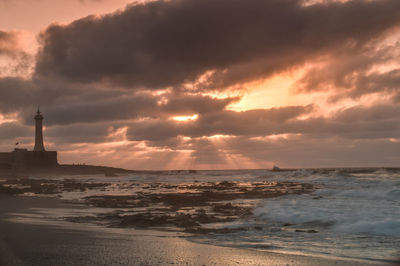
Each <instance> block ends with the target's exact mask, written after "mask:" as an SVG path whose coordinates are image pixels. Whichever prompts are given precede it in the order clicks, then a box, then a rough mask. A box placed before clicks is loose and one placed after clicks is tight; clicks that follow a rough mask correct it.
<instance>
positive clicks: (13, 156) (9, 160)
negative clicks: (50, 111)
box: [0, 109, 58, 171]
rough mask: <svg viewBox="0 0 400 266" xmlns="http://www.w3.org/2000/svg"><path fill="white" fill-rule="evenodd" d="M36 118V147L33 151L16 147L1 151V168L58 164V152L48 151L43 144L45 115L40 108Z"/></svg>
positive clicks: (15, 168)
mask: <svg viewBox="0 0 400 266" xmlns="http://www.w3.org/2000/svg"><path fill="white" fill-rule="evenodd" d="M34 119H35V147H34V149H33V151H28V150H27V149H18V148H15V149H14V151H12V152H0V169H5V170H13V171H24V170H29V169H46V168H53V167H56V166H58V161H57V152H56V151H46V150H45V149H44V144H43V124H42V121H43V115H42V114H41V112H40V110H39V109H38V110H37V113H36V115H35V117H34Z"/></svg>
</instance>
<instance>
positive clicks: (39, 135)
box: [33, 108, 44, 151]
mask: <svg viewBox="0 0 400 266" xmlns="http://www.w3.org/2000/svg"><path fill="white" fill-rule="evenodd" d="M34 119H35V122H36V123H35V147H34V148H33V151H44V145H43V123H42V121H43V115H42V114H41V112H40V110H39V108H38V110H37V112H36V115H35V117H34Z"/></svg>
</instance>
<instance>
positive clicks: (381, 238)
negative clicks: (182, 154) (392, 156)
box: [31, 168, 400, 263]
mask: <svg viewBox="0 0 400 266" xmlns="http://www.w3.org/2000/svg"><path fill="white" fill-rule="evenodd" d="M31 178H35V177H31ZM67 178H68V179H70V178H72V177H58V179H67ZM73 178H74V179H76V180H79V181H80V182H85V183H101V182H109V183H110V182H111V185H109V186H107V187H106V188H105V189H101V190H96V189H90V190H85V191H67V190H65V191H62V192H60V193H59V195H58V197H60V198H62V199H65V200H73V201H74V200H77V201H83V199H84V198H85V197H87V196H93V195H130V194H132V193H135V192H137V191H140V190H141V189H142V188H143V187H144V186H148V185H151V184H170V185H171V184H194V183H199V182H201V183H206V182H221V181H238V182H248V183H249V182H250V183H251V182H264V181H267V182H287V181H290V182H299V183H307V184H312V185H314V186H315V187H317V189H316V190H315V191H314V192H312V193H311V194H301V195H286V196H280V197H275V198H268V199H260V200H258V201H257V203H256V205H255V207H254V209H253V210H252V214H253V215H251V216H250V217H246V218H243V219H240V220H237V221H235V222H232V223H224V224H209V225H207V226H208V227H224V228H247V229H248V230H243V231H234V230H232V232H230V233H229V232H228V233H224V234H221V233H211V234H204V235H194V236H189V239H190V240H191V241H194V242H200V243H207V244H213V245H221V246H231V247H239V248H249V249H257V250H267V251H273V252H281V253H291V254H307V255H315V256H328V257H339V258H350V259H357V260H359V259H361V260H367V261H376V262H378V263H379V262H399V261H400V169H377V168H376V169H356V168H354V169H308V170H307V169H305V170H294V171H279V172H273V171H269V170H230V171H196V172H189V171H179V172H178V171H170V172H168V171H167V172H159V173H140V174H139V173H138V174H130V175H124V176H118V177H104V176H76V177H73ZM132 184H141V186H139V187H137V186H136V187H132V186H131V185H132ZM90 211H91V212H92V213H93V214H96V213H99V212H102V211H104V209H101V208H92V209H91V210H90ZM90 211H89V212H90ZM87 214H88V211H87V210H84V215H87ZM62 215H64V216H65V213H64V214H62ZM60 216H61V214H60Z"/></svg>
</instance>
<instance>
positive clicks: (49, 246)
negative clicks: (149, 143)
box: [0, 195, 373, 265]
mask: <svg viewBox="0 0 400 266" xmlns="http://www.w3.org/2000/svg"><path fill="white" fill-rule="evenodd" d="M43 208H46V209H48V210H50V211H51V210H52V209H54V210H57V209H59V208H64V209H65V208H71V209H74V208H77V206H75V205H74V204H68V203H65V202H63V201H61V200H58V199H54V198H40V197H20V196H9V195H0V264H1V265H366V264H367V263H366V262H365V261H355V260H342V259H339V260H337V259H331V258H321V257H311V256H301V255H288V254H279V253H272V252H265V251H256V250H246V249H237V248H229V247H219V246H213V245H204V244H197V243H193V242H191V241H188V240H186V239H185V238H184V237H182V234H179V233H176V232H159V231H154V230H137V229H131V228H130V229H120V228H103V227H100V226H95V225H83V224H76V223H70V222H59V223H56V222H51V221H48V219H47V218H46V217H45V216H43V217H41V216H40V215H41V212H40V211H39V210H41V209H43ZM78 208H79V206H78ZM42 215H43V214H42ZM371 264H373V263H371Z"/></svg>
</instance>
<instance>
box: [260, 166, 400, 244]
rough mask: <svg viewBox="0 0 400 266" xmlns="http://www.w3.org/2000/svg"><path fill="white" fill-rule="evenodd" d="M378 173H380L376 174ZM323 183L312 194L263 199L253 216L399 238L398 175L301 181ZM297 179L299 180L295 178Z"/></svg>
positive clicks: (335, 175)
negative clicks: (325, 225) (261, 204)
mask: <svg viewBox="0 0 400 266" xmlns="http://www.w3.org/2000/svg"><path fill="white" fill-rule="evenodd" d="M379 174H381V173H379ZM300 179H301V180H303V181H306V182H309V183H316V184H323V187H322V188H321V189H319V190H317V191H316V192H314V193H313V194H312V195H301V196H286V197H280V198H275V199H268V200H265V203H264V205H263V206H261V207H260V208H257V209H256V210H255V211H254V213H255V214H256V215H257V216H259V217H260V218H262V219H264V220H265V221H269V222H280V223H289V224H296V225H301V224H305V223H312V222H313V223H314V224H317V223H316V222H320V223H321V224H330V225H331V226H330V227H329V230H332V231H335V232H344V233H363V234H371V235H388V236H397V237H399V236H400V181H399V178H398V177H397V175H392V176H391V177H388V176H386V178H382V179H380V178H379V177H378V176H377V173H374V176H372V175H369V176H368V175H364V176H362V175H360V176H352V175H343V174H342V173H340V172H335V173H333V174H329V175H320V176H318V175H309V176H304V177H303V178H300ZM298 180H299V179H298Z"/></svg>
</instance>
